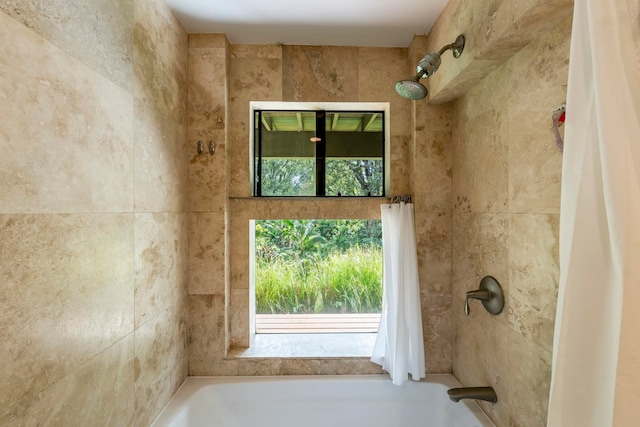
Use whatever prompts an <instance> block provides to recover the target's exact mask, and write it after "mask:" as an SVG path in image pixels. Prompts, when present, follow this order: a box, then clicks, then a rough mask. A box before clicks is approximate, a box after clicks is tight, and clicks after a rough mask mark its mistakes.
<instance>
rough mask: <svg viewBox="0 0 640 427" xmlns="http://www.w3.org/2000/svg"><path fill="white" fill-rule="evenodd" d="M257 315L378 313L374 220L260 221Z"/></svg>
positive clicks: (378, 237) (378, 236) (378, 250)
mask: <svg viewBox="0 0 640 427" xmlns="http://www.w3.org/2000/svg"><path fill="white" fill-rule="evenodd" d="M255 230H256V231H255V233H256V235H255V237H256V239H255V241H256V252H255V259H256V277H255V299H256V313H257V314H310V313H342V314H346V313H354V314H355V313H379V312H380V311H381V306H382V229H381V224H380V221H379V220H260V221H256V225H255Z"/></svg>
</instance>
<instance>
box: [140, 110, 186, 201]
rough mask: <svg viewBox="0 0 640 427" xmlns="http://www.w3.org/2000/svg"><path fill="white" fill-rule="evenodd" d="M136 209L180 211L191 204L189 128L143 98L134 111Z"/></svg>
mask: <svg viewBox="0 0 640 427" xmlns="http://www.w3.org/2000/svg"><path fill="white" fill-rule="evenodd" d="M134 128H135V132H134V181H133V187H134V209H135V211H136V212H166V211H169V212H179V211H184V210H185V208H186V204H187V183H188V165H187V159H186V157H185V154H186V153H185V150H184V145H185V143H186V138H187V131H186V128H185V127H184V126H182V125H180V124H178V123H176V122H175V121H173V120H168V119H167V118H166V117H163V116H162V115H160V114H159V113H158V112H157V111H156V110H154V109H153V108H151V107H149V106H147V105H146V104H144V103H143V102H142V101H140V100H136V101H135V111H134Z"/></svg>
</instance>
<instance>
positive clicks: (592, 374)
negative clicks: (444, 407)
mask: <svg viewBox="0 0 640 427" xmlns="http://www.w3.org/2000/svg"><path fill="white" fill-rule="evenodd" d="M634 5H635V6H634ZM638 8H639V6H638V2H637V1H636V0H586V1H576V2H575V3H574V19H573V28H572V39H571V55H570V62H569V83H568V94H567V120H566V123H565V125H566V128H565V144H564V158H563V170H562V173H563V176H562V197H561V212H560V284H559V291H558V307H557V314H556V329H555V336H554V353H553V370H552V380H551V393H550V402H549V413H548V422H547V426H548V427H566V426H581V427H608V426H640V404H639V402H640V339H638V326H640V310H638V309H637V307H636V306H637V304H638V302H639V301H640V39H639V37H638V35H639V31H638V25H639V21H640V19H639V18H640V15H639V12H638Z"/></svg>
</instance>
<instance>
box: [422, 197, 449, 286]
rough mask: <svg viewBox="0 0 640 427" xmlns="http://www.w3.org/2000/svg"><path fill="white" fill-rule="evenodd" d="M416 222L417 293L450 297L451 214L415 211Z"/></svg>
mask: <svg viewBox="0 0 640 427" xmlns="http://www.w3.org/2000/svg"><path fill="white" fill-rule="evenodd" d="M415 222H416V245H417V250H418V274H419V280H420V292H421V293H423V294H426V293H436V294H451V279H452V268H451V262H452V258H451V257H452V246H451V233H452V230H451V214H442V213H424V211H422V210H418V209H416V213H415Z"/></svg>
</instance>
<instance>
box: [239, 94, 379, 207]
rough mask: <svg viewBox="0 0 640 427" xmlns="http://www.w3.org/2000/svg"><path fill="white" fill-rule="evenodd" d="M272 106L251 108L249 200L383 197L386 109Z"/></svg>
mask: <svg viewBox="0 0 640 427" xmlns="http://www.w3.org/2000/svg"><path fill="white" fill-rule="evenodd" d="M271 104H274V103H271ZM353 105H355V106H371V105H369V104H364V105H362V104H353ZM274 106H275V107H277V104H276V105H270V106H269V107H271V108H259V106H257V105H256V106H253V105H252V107H255V108H252V115H253V126H252V129H253V147H252V149H253V150H252V151H253V154H252V157H253V159H252V166H253V195H254V196H257V197H268V196H280V197H282V196H284V197H287V196H298V197H300V196H303V197H304V196H306V197H322V196H336V197H349V196H361V197H366V196H384V195H385V188H386V186H387V182H388V180H387V179H386V172H387V167H386V161H387V156H386V152H387V147H386V145H387V144H386V139H387V138H386V132H387V129H386V113H387V111H386V109H370V110H369V109H364V108H363V109H359V110H355V109H335V110H333V109H318V110H310V109H308V108H306V109H305V108H304V107H305V106H304V105H300V104H298V105H287V104H285V105H284V106H281V107H283V108H273V107H274ZM287 106H294V107H295V106H299V107H302V108H299V109H293V108H291V109H290V108H286V107H287ZM337 106H340V104H338V105H337ZM376 106H378V107H379V106H380V105H379V104H378V105H376Z"/></svg>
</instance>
